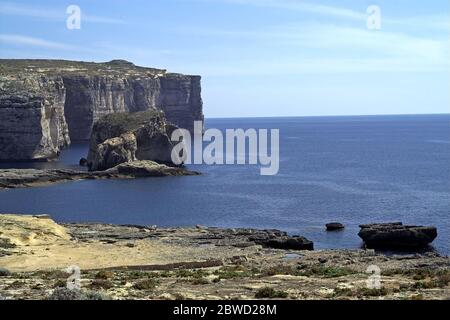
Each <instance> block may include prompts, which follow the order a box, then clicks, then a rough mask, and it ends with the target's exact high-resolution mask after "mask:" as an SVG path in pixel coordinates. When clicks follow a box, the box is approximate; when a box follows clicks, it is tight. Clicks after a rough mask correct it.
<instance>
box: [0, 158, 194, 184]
mask: <svg viewBox="0 0 450 320" xmlns="http://www.w3.org/2000/svg"><path fill="white" fill-rule="evenodd" d="M193 175H199V173H198V172H194V171H189V170H186V169H184V168H178V167H169V166H166V165H164V164H159V163H156V162H153V161H148V160H144V161H133V162H127V163H122V164H120V165H117V166H115V167H113V168H110V169H108V170H105V171H91V172H88V171H76V170H69V169H44V170H38V169H0V189H2V188H4V189H12V188H25V187H33V186H42V185H49V184H53V183H59V182H66V181H76V180H85V179H132V178H144V177H166V176H193Z"/></svg>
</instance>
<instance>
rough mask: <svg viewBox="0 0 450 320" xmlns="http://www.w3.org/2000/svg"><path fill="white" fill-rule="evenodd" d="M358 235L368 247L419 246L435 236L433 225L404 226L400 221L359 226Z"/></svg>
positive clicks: (422, 245)
mask: <svg viewBox="0 0 450 320" xmlns="http://www.w3.org/2000/svg"><path fill="white" fill-rule="evenodd" d="M360 228H361V230H360V232H359V233H358V235H359V236H360V237H361V239H363V240H364V243H365V244H366V246H367V247H369V248H391V249H396V248H421V247H425V246H427V245H428V244H430V243H431V242H433V240H434V239H435V238H436V237H437V229H436V228H435V227H425V226H405V225H403V224H402V223H401V222H393V223H375V224H366V225H361V226H360Z"/></svg>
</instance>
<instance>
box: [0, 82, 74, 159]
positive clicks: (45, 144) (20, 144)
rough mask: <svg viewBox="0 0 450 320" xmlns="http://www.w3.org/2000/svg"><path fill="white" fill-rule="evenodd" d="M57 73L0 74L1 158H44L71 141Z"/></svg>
mask: <svg viewBox="0 0 450 320" xmlns="http://www.w3.org/2000/svg"><path fill="white" fill-rule="evenodd" d="M64 101H65V88H64V84H63V82H62V79H61V78H59V77H39V76H32V77H23V76H20V75H19V76H11V77H5V76H1V77H0V120H1V121H0V161H13V160H14V161H17V160H19V161H20V160H47V159H51V158H55V157H57V156H58V155H59V152H60V150H61V149H62V148H64V147H66V146H68V145H69V144H70V138H69V132H68V127H67V124H66V121H65V117H64Z"/></svg>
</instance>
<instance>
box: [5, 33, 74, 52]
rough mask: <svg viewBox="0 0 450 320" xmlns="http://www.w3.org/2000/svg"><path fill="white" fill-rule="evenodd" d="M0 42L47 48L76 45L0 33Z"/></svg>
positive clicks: (68, 48)
mask: <svg viewBox="0 0 450 320" xmlns="http://www.w3.org/2000/svg"><path fill="white" fill-rule="evenodd" d="M0 42H2V43H5V44H8V45H19V46H31V47H40V48H47V49H59V50H74V49H78V48H77V47H74V46H71V45H68V44H64V43H60V42H54V41H48V40H44V39H40V38H35V37H28V36H24V35H19V34H0Z"/></svg>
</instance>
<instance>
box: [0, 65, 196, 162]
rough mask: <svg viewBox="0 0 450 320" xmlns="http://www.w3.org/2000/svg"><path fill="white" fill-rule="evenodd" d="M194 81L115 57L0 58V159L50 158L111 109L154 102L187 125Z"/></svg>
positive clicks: (191, 115) (139, 108)
mask: <svg viewBox="0 0 450 320" xmlns="http://www.w3.org/2000/svg"><path fill="white" fill-rule="evenodd" d="M200 81H201V77H200V76H190V75H182V74H174V73H168V72H167V71H166V70H162V69H154V68H144V67H138V66H135V65H134V64H132V63H130V62H127V61H123V60H113V61H110V62H107V63H91V62H75V61H63V60H0V119H1V120H2V121H1V123H0V151H1V152H0V154H1V156H0V161H1V160H3V161H5V160H13V161H14V160H45V159H50V158H53V157H56V156H57V155H58V153H59V151H60V149H61V148H64V147H66V146H67V145H69V144H70V140H72V141H79V140H89V138H90V135H91V131H92V127H93V124H94V123H95V121H97V120H98V119H100V118H101V117H102V116H104V115H107V114H111V113H116V112H137V111H145V110H153V109H159V110H162V111H164V113H165V115H166V118H167V120H168V121H170V122H171V123H173V124H175V125H177V126H178V127H181V128H185V129H188V130H190V131H192V130H193V122H194V121H195V120H203V111H202V109H203V106H202V99H201V84H200Z"/></svg>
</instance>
